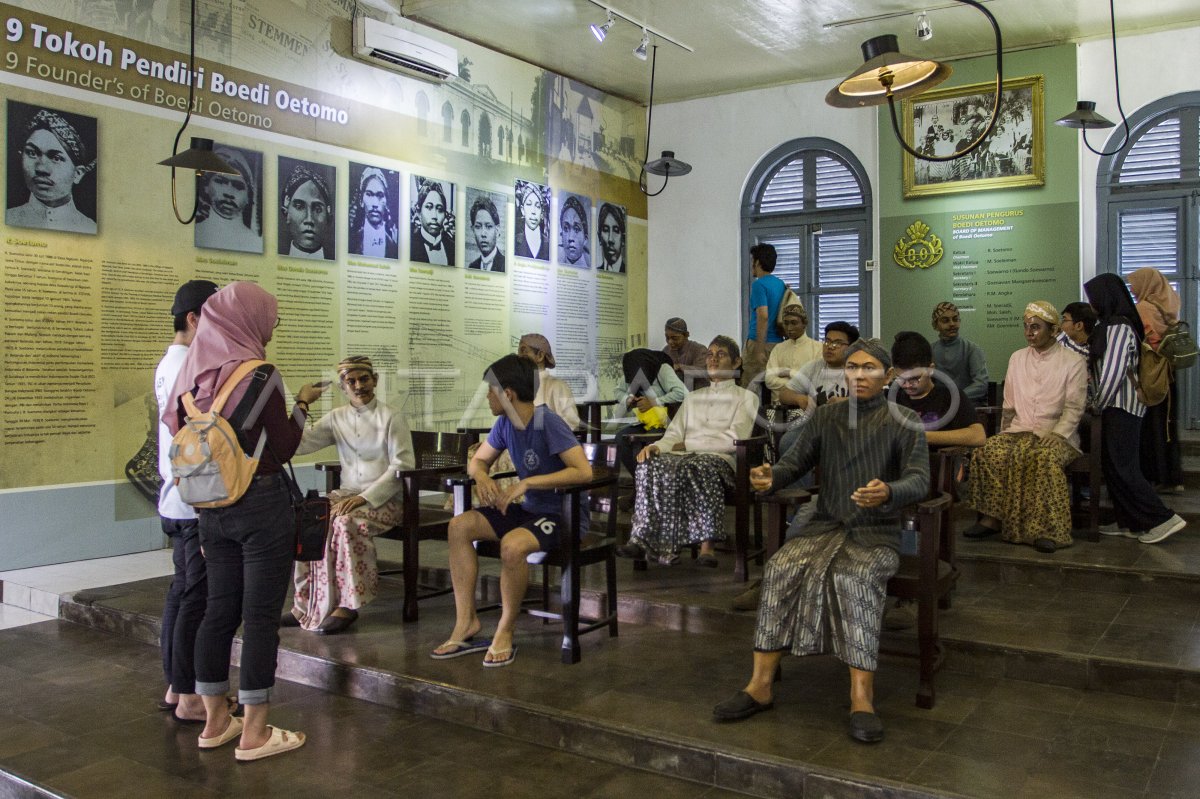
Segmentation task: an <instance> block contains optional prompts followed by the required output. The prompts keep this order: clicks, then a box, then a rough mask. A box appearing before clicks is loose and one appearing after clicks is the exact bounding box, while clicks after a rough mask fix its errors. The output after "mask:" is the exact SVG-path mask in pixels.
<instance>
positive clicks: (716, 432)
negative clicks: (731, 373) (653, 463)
mask: <svg viewBox="0 0 1200 799" xmlns="http://www.w3.org/2000/svg"><path fill="white" fill-rule="evenodd" d="M758 404H759V401H758V396H757V395H756V394H754V392H752V391H747V390H746V389H744V388H742V387H741V386H739V385H738V384H737V383H736V382H734V381H733V380H719V381H717V382H715V383H712V384H710V385H708V386H706V387H705V388H699V389H696V390H695V391H693V392H691V393H689V394H688V395H687V396H686V397H684V399H683V404H682V405H680V406H679V411H678V412H677V413H676V414H675V418H674V419H672V420H671V424H670V425H668V427H667V432H666V433H664V434H663V437H662V438H660V439H659V440H658V441H657V442H655V446H657V447H658V450H659V452H661V453H664V454H666V453H670V452H671V451H672V450H674V448H675V445H676V444H683V445H684V447H685V451H687V452H708V453H712V454H714V455H719V456H721V458H722V459H723V460H724V461H725V462H726V463H728V464H729V465H730V466H731V467H733V466H735V461H734V457H733V455H732V454H731V453H732V452H733V451H734V442H735V441H737V440H738V439H739V438H749V437H750V436H751V435H753V434H754V420H755V418H756V417H757V416H758Z"/></svg>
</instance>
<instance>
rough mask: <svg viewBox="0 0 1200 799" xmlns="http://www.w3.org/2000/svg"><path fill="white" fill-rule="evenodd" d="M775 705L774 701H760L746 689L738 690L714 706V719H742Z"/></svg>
mask: <svg viewBox="0 0 1200 799" xmlns="http://www.w3.org/2000/svg"><path fill="white" fill-rule="evenodd" d="M773 707H775V703H774V702H759V701H758V700H757V699H755V698H754V697H752V696H750V694H748V693H746V692H745V691H738V692H737V693H736V694H734V695H733V696H732V697H730V698H729V699H726V700H725V701H724V702H722V703H721V704H719V705H717V706H716V707H714V708H713V719H714V720H716V721H741V720H742V719H748V718H750V717H751V716H753V715H755V714H757V713H762V712H763V711H765V710H770V709H771V708H773Z"/></svg>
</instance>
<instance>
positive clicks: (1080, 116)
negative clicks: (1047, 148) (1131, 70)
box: [1054, 0, 1129, 158]
mask: <svg viewBox="0 0 1200 799" xmlns="http://www.w3.org/2000/svg"><path fill="white" fill-rule="evenodd" d="M1108 22H1109V29H1110V33H1111V35H1112V54H1113V84H1114V85H1115V87H1116V90H1117V111H1119V112H1120V114H1121V125H1122V126H1123V127H1124V128H1125V135H1124V136H1122V137H1121V143H1120V144H1118V145H1117V146H1116V147H1114V148H1112V149H1111V150H1097V149H1096V148H1095V147H1093V146H1092V144H1091V142H1089V141H1088V138H1087V132H1088V131H1089V130H1101V129H1103V128H1114V127H1116V123H1115V122H1112V121H1111V120H1109V119H1106V118H1105V117H1103V116H1101V115H1100V114H1097V113H1096V104H1095V103H1094V102H1092V101H1091V100H1079V101H1078V102H1076V103H1075V110H1074V111H1072V112H1071V113H1069V114H1067V115H1066V116H1065V117H1063V118H1061V119H1056V120H1055V121H1054V124H1055V125H1061V126H1063V127H1064V128H1073V129H1075V130H1082V131H1083V146H1084V147H1086V148H1088V149H1089V150H1091V151H1092V152H1093V153H1095V154H1096V155H1098V156H1100V157H1102V158H1103V157H1105V156H1109V155H1116V154H1117V153H1119V152H1121V150H1122V149H1123V148H1124V147H1125V145H1126V144H1128V143H1129V120H1128V119H1127V118H1126V117H1125V108H1124V106H1122V105H1121V71H1120V70H1119V69H1118V68H1117V10H1116V6H1115V3H1114V0H1108Z"/></svg>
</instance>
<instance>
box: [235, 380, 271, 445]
mask: <svg viewBox="0 0 1200 799" xmlns="http://www.w3.org/2000/svg"><path fill="white" fill-rule="evenodd" d="M274 374H275V367H274V366H272V365H271V364H269V363H264V364H263V365H262V366H260V367H258V368H257V369H255V370H254V374H253V375H251V376H250V385H249V386H247V387H246V393H245V394H243V395H242V399H241V401H239V402H238V404H237V407H236V408H234V409H233V413H231V414H229V416H228V417H227V418H228V419H229V426H230V427H232V428H233V429H234V430H235V431H237V433H238V434H239V435H240V434H241V433H242V429H243V428H244V427H246V421H247V419H249V417H250V412H251V411H252V410H254V406H255V405H257V404H258V400H259V398H260V397H261V396H262V391H263V388H264V387H266V385H267V381H268V380H270V379H271V376H272V375H274Z"/></svg>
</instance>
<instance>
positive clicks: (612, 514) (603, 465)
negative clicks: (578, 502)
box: [583, 441, 621, 538]
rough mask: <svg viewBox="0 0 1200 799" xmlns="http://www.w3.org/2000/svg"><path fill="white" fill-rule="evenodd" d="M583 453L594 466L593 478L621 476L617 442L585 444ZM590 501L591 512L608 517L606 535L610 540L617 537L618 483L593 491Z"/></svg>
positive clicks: (594, 529)
mask: <svg viewBox="0 0 1200 799" xmlns="http://www.w3.org/2000/svg"><path fill="white" fill-rule="evenodd" d="M583 452H584V454H585V455H587V459H588V462H589V463H591V464H592V475H593V477H608V476H612V477H619V476H620V474H621V461H620V459H619V458H618V457H617V444H616V442H615V441H599V442H591V441H589V442H587V443H585V444H583ZM588 499H589V503H588V507H589V509H590V510H591V511H593V512H598V513H604V514H607V516H608V524H607V525H605V535H606V536H607V537H610V538H611V537H613V536H615V535H616V530H617V484H616V482H614V483H613V484H612V485H611V486H610V487H609V488H607V489H601V490H599V491H592V492H591V493H590V494H589V496H588ZM591 529H592V530H593V532H595V531H596V528H594V527H593V528H591Z"/></svg>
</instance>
